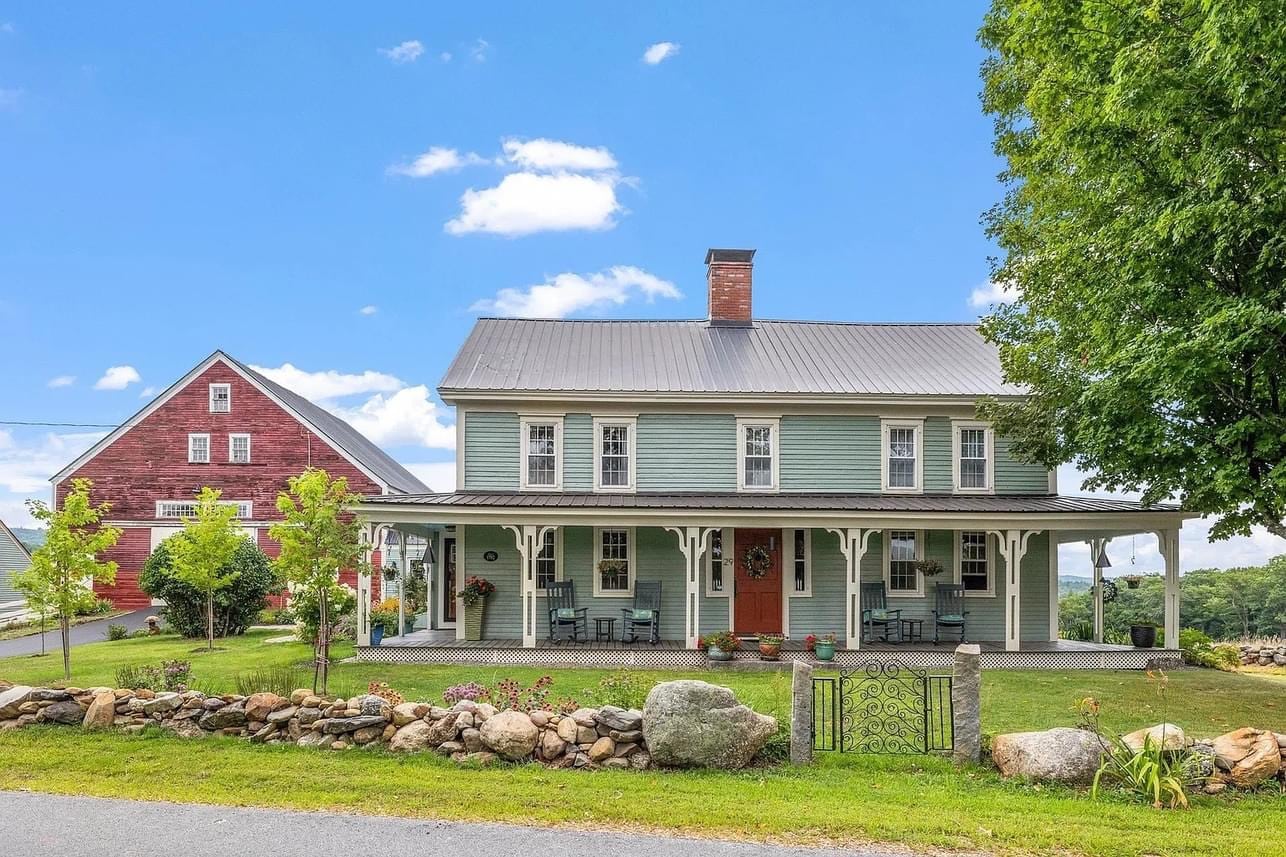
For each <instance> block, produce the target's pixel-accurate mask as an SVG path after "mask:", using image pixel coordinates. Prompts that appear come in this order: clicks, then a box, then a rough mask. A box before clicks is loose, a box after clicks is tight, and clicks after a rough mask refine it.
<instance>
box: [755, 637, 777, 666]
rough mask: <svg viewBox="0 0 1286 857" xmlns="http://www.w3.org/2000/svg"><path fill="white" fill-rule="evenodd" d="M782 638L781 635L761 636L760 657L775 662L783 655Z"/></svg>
mask: <svg viewBox="0 0 1286 857" xmlns="http://www.w3.org/2000/svg"><path fill="white" fill-rule="evenodd" d="M781 642H782V638H781V635H780V634H760V635H759V657H760V659H761V660H765V661H775V660H777V656H778V655H780V654H781Z"/></svg>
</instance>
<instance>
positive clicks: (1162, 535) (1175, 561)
mask: <svg viewBox="0 0 1286 857" xmlns="http://www.w3.org/2000/svg"><path fill="white" fill-rule="evenodd" d="M1157 548H1158V549H1159V550H1160V551H1161V556H1162V557H1164V558H1165V647H1166V648H1167V649H1177V648H1179V531H1178V530H1177V529H1174V530H1157Z"/></svg>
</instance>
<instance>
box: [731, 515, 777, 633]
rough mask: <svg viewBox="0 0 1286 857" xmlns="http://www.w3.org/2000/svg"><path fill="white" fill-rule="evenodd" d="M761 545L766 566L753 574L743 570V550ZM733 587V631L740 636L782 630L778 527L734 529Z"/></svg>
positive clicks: (744, 563) (744, 568)
mask: <svg viewBox="0 0 1286 857" xmlns="http://www.w3.org/2000/svg"><path fill="white" fill-rule="evenodd" d="M755 546H758V547H761V548H763V549H764V550H765V551H767V552H768V557H769V563H768V569H767V571H765V572H764V573H763V575H762V576H760V577H752V576H751V575H750V572H749V571H748V570H747V569H746V562H745V558H746V551H747V550H748V549H750V548H751V547H755ZM732 559H733V563H734V566H735V568H736V574H735V576H734V580H735V584H734V585H735V586H736V589H735V590H733V592H734V597H735V603H734V605H733V615H734V619H735V623H736V627H735V628H734V629H733V631H734V632H735V633H737V634H739V635H743V636H753V635H755V634H780V633H781V530H747V529H742V528H741V527H738V528H737V536H736V545H735V546H734V548H733V557H732Z"/></svg>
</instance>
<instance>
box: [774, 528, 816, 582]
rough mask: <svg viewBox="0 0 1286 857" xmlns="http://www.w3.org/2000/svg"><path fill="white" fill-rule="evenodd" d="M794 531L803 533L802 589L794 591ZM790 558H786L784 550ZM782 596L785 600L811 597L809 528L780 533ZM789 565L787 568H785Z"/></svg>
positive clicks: (785, 530) (811, 534) (810, 531)
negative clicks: (788, 553) (788, 550)
mask: <svg viewBox="0 0 1286 857" xmlns="http://www.w3.org/2000/svg"><path fill="white" fill-rule="evenodd" d="M795 530H803V531H804V588H803V589H802V590H798V589H795ZM787 548H789V549H790V556H789V557H787V556H786V549H787ZM781 558H782V563H781V564H782V574H781V576H782V581H783V582H782V595H784V596H785V597H787V598H812V597H813V531H812V529H811V528H809V527H786V528H785V529H783V530H782V531H781ZM787 563H789V568H787V567H786V566H787Z"/></svg>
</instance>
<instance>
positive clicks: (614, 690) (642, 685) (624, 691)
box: [584, 670, 652, 708]
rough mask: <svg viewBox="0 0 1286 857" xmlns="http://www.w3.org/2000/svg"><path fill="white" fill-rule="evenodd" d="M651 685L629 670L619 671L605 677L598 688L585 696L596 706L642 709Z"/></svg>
mask: <svg viewBox="0 0 1286 857" xmlns="http://www.w3.org/2000/svg"><path fill="white" fill-rule="evenodd" d="M651 689H652V687H651V683H650V682H648V681H647V680H646V679H644V678H643V677H642V676H639V675H638V674H636V673H632V672H630V671H629V670H617V671H616V672H612V673H608V674H607V675H605V676H603V678H602V679H600V680H599V682H598V687H596V688H593V689H589V690H586V691H585V694H584V695H585V696H586V697H587V698H589V699H592V700H593V701H594V704H595V705H598V706H600V707H601V706H604V705H615V706H616V707H617V708H642V707H643V702H644V701H645V700H646V699H647V694H648V691H649V690H651Z"/></svg>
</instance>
